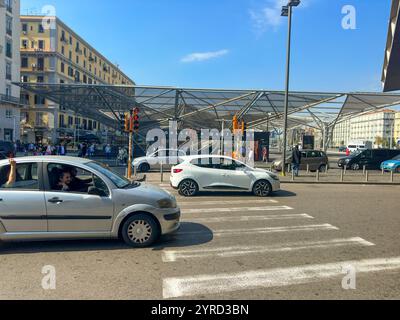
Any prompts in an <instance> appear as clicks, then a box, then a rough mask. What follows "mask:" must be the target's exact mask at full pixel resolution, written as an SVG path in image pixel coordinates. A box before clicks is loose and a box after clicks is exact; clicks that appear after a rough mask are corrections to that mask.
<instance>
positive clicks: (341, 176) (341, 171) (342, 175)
mask: <svg viewBox="0 0 400 320" xmlns="http://www.w3.org/2000/svg"><path fill="white" fill-rule="evenodd" d="M343 173H344V170H343V169H342V170H340V182H343V181H344V174H343Z"/></svg>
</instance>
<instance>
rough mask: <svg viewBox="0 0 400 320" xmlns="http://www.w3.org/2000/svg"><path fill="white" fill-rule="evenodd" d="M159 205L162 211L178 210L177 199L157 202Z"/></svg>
mask: <svg viewBox="0 0 400 320" xmlns="http://www.w3.org/2000/svg"><path fill="white" fill-rule="evenodd" d="M157 204H158V207H159V208H160V209H173V208H176V200H175V199H161V200H159V201H157Z"/></svg>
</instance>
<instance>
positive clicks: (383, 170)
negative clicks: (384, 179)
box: [382, 168, 385, 176]
mask: <svg viewBox="0 0 400 320" xmlns="http://www.w3.org/2000/svg"><path fill="white" fill-rule="evenodd" d="M382 175H383V176H384V175H385V169H383V168H382Z"/></svg>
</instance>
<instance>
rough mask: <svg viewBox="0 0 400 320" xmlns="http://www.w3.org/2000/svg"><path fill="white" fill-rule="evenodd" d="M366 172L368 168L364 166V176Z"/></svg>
mask: <svg viewBox="0 0 400 320" xmlns="http://www.w3.org/2000/svg"><path fill="white" fill-rule="evenodd" d="M366 170H367V167H366V166H363V174H365V172H366Z"/></svg>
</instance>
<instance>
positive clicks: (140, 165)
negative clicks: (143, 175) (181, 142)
mask: <svg viewBox="0 0 400 320" xmlns="http://www.w3.org/2000/svg"><path fill="white" fill-rule="evenodd" d="M170 156H177V157H178V159H176V160H177V162H178V160H179V158H181V157H184V156H186V153H185V152H183V151H182V150H174V149H160V150H157V151H156V152H154V153H152V154H150V155H148V156H146V157H140V158H136V159H135V160H134V161H133V166H134V167H136V168H137V169H138V171H139V172H149V171H150V170H152V169H159V168H160V166H161V163H162V164H163V167H164V168H165V169H167V170H169V169H170V168H171V167H172V165H171V164H170V158H169V157H170Z"/></svg>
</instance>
